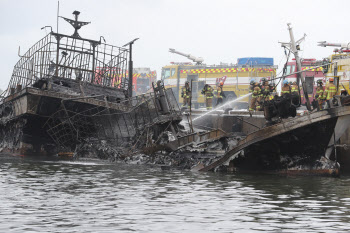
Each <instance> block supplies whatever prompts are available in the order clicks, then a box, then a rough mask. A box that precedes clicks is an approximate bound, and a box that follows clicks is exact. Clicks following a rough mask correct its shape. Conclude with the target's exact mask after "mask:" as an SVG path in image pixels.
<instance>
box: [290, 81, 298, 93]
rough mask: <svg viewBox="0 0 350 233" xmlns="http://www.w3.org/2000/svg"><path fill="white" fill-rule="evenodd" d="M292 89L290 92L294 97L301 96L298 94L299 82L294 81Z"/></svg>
mask: <svg viewBox="0 0 350 233" xmlns="http://www.w3.org/2000/svg"><path fill="white" fill-rule="evenodd" d="M290 87H291V88H290V92H291V94H292V95H293V94H297V95H299V94H298V93H299V90H298V85H297V82H296V81H294V82H293V83H292V85H291V86H290Z"/></svg>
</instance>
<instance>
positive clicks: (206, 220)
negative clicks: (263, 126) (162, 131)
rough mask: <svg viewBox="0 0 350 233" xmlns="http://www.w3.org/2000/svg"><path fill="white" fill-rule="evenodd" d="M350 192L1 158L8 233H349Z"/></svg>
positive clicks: (279, 180)
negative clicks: (126, 232) (282, 232)
mask: <svg viewBox="0 0 350 233" xmlns="http://www.w3.org/2000/svg"><path fill="white" fill-rule="evenodd" d="M349 185H350V177H341V178H339V179H335V178H322V177H284V176H274V175H240V174H238V175H237V174H235V175H232V174H231V175H228V174H215V173H191V172H183V171H161V170H160V169H159V168H158V167H150V166H147V167H146V166H144V167H141V166H131V165H125V164H110V163H107V162H103V161H79V162H69V161H45V160H42V159H40V160H34V159H31V158H29V159H28V158H19V157H10V156H0V190H1V192H0V200H1V202H0V209H1V212H0V220H1V221H0V232H25V231H29V232H30V231H33V232H48V231H50V232H119V231H136V232H150V231H152V232H190V231H191V232H237V231H246V232H253V231H268V232H271V231H272V232H273V231H276V232H280V231H281V229H283V231H284V232H295V231H297V230H299V231H303V232H315V231H316V232H347V231H348V229H349V228H350V224H349V216H350V214H349V209H350V195H349V194H350V191H349Z"/></svg>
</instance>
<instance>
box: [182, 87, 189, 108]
mask: <svg viewBox="0 0 350 233" xmlns="http://www.w3.org/2000/svg"><path fill="white" fill-rule="evenodd" d="M181 97H182V98H183V106H184V107H185V106H187V108H190V105H191V88H190V83H189V82H188V81H186V82H185V86H184V87H183V88H182V92H181Z"/></svg>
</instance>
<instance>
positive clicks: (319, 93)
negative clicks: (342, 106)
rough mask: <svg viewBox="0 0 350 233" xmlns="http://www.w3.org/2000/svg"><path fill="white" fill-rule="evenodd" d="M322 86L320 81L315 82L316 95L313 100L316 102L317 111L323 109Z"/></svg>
mask: <svg viewBox="0 0 350 233" xmlns="http://www.w3.org/2000/svg"><path fill="white" fill-rule="evenodd" d="M323 92H324V90H323V86H322V80H321V79H319V80H317V88H316V95H315V99H316V100H317V102H318V106H319V109H320V110H322V109H323V107H322V105H323V102H324V99H323Z"/></svg>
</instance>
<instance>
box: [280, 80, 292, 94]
mask: <svg viewBox="0 0 350 233" xmlns="http://www.w3.org/2000/svg"><path fill="white" fill-rule="evenodd" d="M287 95H290V86H289V85H288V80H286V79H285V80H283V86H282V90H281V96H282V97H284V96H287Z"/></svg>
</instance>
